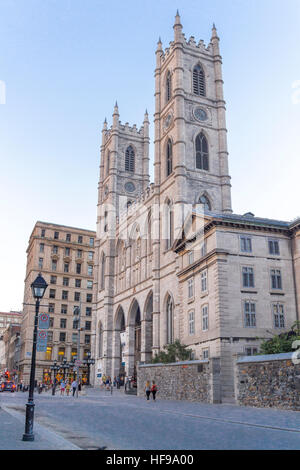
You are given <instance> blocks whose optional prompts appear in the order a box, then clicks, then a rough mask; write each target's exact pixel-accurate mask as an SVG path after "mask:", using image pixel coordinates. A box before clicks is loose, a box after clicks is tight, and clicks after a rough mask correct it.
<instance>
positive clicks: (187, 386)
mask: <svg viewBox="0 0 300 470" xmlns="http://www.w3.org/2000/svg"><path fill="white" fill-rule="evenodd" d="M211 377H212V372H211V366H210V363H209V361H208V360H202V361H183V362H176V363H172V364H144V365H139V367H138V372H137V386H138V392H137V394H138V396H143V395H144V394H145V392H144V387H145V384H146V381H147V380H149V381H150V384H152V380H155V383H156V384H157V387H158V393H157V396H158V398H162V399H164V400H188V401H193V402H197V401H198V402H202V403H212V399H213V397H212V395H213V390H214V387H213V384H212V378H211Z"/></svg>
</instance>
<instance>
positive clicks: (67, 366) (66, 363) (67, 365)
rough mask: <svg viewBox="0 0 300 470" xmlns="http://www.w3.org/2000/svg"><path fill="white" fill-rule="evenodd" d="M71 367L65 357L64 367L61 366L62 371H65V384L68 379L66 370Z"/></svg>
mask: <svg viewBox="0 0 300 470" xmlns="http://www.w3.org/2000/svg"><path fill="white" fill-rule="evenodd" d="M69 367H70V364H69V363H68V362H67V358H66V357H64V358H63V361H62V365H61V369H63V371H64V382H65V378H66V369H69Z"/></svg>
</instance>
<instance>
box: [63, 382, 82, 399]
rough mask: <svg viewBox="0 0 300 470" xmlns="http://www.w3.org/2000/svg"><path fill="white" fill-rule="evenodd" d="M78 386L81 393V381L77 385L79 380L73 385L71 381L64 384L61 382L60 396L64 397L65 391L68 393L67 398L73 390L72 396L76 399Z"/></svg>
mask: <svg viewBox="0 0 300 470" xmlns="http://www.w3.org/2000/svg"><path fill="white" fill-rule="evenodd" d="M77 386H78V391H79V392H80V391H81V381H80V380H79V382H78V383H77V380H75V379H74V380H73V382H72V383H70V382H69V381H67V382H64V380H61V381H60V394H61V395H64V394H65V391H66V394H67V396H69V393H70V390H71V389H72V394H73V397H74V395H75V392H76V389H77Z"/></svg>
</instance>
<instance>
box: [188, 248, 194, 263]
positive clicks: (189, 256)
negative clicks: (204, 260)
mask: <svg viewBox="0 0 300 470" xmlns="http://www.w3.org/2000/svg"><path fill="white" fill-rule="evenodd" d="M193 262H194V252H193V251H190V252H189V253H188V264H193Z"/></svg>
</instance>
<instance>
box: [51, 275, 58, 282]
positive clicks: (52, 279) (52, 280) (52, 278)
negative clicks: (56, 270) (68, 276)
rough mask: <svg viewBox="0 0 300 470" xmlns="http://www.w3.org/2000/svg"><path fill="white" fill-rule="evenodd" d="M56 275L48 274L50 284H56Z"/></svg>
mask: <svg viewBox="0 0 300 470" xmlns="http://www.w3.org/2000/svg"><path fill="white" fill-rule="evenodd" d="M56 282H57V276H50V284H56Z"/></svg>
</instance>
